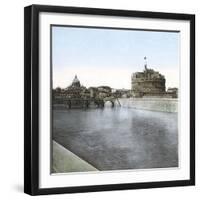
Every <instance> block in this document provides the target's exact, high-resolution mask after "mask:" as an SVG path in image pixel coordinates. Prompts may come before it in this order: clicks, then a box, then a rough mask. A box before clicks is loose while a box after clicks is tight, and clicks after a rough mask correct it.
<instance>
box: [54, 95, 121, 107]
mask: <svg viewBox="0 0 200 200" xmlns="http://www.w3.org/2000/svg"><path fill="white" fill-rule="evenodd" d="M106 102H110V103H111V106H112V107H114V106H116V105H118V106H121V104H120V102H119V100H118V98H116V97H113V96H109V97H105V98H66V99H57V100H54V104H64V105H65V106H66V107H67V108H69V109H71V108H89V107H91V106H92V105H93V106H97V107H98V108H103V107H104V105H105V103H106Z"/></svg>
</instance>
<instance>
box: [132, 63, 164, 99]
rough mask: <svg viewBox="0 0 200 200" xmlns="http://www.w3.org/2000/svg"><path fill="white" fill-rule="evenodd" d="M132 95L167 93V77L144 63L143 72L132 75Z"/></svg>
mask: <svg viewBox="0 0 200 200" xmlns="http://www.w3.org/2000/svg"><path fill="white" fill-rule="evenodd" d="M131 90H132V96H134V97H143V96H162V95H164V94H165V90H166V88H165V77H164V76H163V75H162V74H160V73H159V72H157V71H154V70H153V69H149V68H147V64H145V65H144V71H143V72H136V73H133V74H132V77H131Z"/></svg>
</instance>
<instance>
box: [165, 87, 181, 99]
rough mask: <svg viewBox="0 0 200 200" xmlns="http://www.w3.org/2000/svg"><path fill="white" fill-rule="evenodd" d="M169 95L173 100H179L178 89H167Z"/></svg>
mask: <svg viewBox="0 0 200 200" xmlns="http://www.w3.org/2000/svg"><path fill="white" fill-rule="evenodd" d="M166 93H167V95H168V96H171V97H172V98H178V88H176V87H174V88H168V89H167V92H166Z"/></svg>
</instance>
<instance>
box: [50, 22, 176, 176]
mask: <svg viewBox="0 0 200 200" xmlns="http://www.w3.org/2000/svg"><path fill="white" fill-rule="evenodd" d="M50 52H51V53H50V63H51V66H50V67H51V78H50V81H51V83H50V85H51V88H50V90H51V91H50V92H51V155H50V157H51V159H50V160H51V170H50V171H51V173H52V174H57V173H66V174H69V173H74V174H76V173H103V172H107V173H109V172H113V171H121V173H123V171H127V170H157V169H165V168H168V169H170V168H179V167H180V166H179V153H180V152H179V138H180V133H179V114H180V113H179V85H180V82H179V79H180V78H179V77H180V31H176V30H174V31H170V30H169V31H167V30H165V31H163V30H149V29H134V28H112V27H106V28H104V27H92V26H91V27H90V26H70V25H68V26H67V25H62V24H60V25H59V24H56V25H54V24H52V25H51V27H50Z"/></svg>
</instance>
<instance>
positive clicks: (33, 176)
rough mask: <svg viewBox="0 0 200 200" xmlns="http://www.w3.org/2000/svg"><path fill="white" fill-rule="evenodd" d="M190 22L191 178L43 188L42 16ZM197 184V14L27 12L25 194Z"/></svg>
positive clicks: (44, 8) (79, 9) (61, 9)
mask: <svg viewBox="0 0 200 200" xmlns="http://www.w3.org/2000/svg"><path fill="white" fill-rule="evenodd" d="M41 12H49V13H76V14H90V15H102V16H122V17H140V18H153V19H170V20H180V21H181V20H188V21H189V23H190V179H188V180H177V181H162V182H145V183H126V184H124V183H123V184H109V185H92V186H80V187H61V188H60V187H56V188H39V14H40V13H41ZM187 185H195V15H192V14H175V13H161V12H146V11H130V10H129V11H128V10H112V9H97V8H83V7H63V6H47V5H31V6H28V7H25V9H24V192H25V193H27V194H30V195H45V194H60V193H77V192H95V191H109V190H126V189H142V188H158V187H172V186H187Z"/></svg>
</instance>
